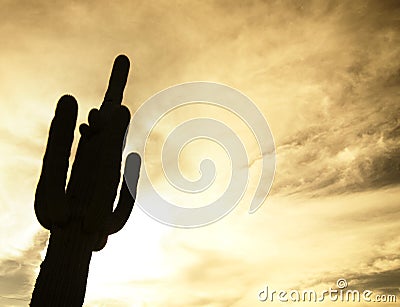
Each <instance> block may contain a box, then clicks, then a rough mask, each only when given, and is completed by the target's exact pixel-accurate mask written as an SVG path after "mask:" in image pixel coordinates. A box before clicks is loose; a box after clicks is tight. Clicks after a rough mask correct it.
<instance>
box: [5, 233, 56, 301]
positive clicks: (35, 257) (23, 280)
mask: <svg viewBox="0 0 400 307" xmlns="http://www.w3.org/2000/svg"><path fill="white" fill-rule="evenodd" d="M47 239H48V233H47V232H44V231H40V232H38V233H37V234H36V235H35V236H34V239H33V242H32V246H31V247H30V248H28V249H26V250H23V251H21V254H20V255H19V256H17V257H12V258H11V257H10V258H3V259H1V260H0V268H1V269H0V289H1V290H0V303H1V305H2V306H26V305H27V304H28V302H29V301H30V298H31V293H32V290H33V286H34V283H35V278H36V275H37V273H38V266H39V264H40V263H41V261H42V258H41V252H42V251H43V249H45V247H46V245H47Z"/></svg>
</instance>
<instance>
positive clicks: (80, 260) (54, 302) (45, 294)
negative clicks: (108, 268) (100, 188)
mask: <svg viewBox="0 0 400 307" xmlns="http://www.w3.org/2000/svg"><path fill="white" fill-rule="evenodd" d="M92 248H93V237H92V236H91V235H89V234H87V235H85V234H83V233H82V231H81V230H80V225H79V224H78V223H71V224H69V225H68V226H67V227H65V228H63V229H61V228H59V229H55V230H54V231H52V232H51V235H50V239H49V246H48V248H47V254H46V257H45V259H44V261H43V263H42V264H41V266H40V273H39V276H38V278H37V280H36V285H35V288H34V291H33V294H32V300H31V304H30V306H32V307H36V306H40V307H46V306H58V307H63V306H66V307H75V306H82V304H83V301H84V298H85V291H86V282H87V277H88V273H89V264H90V259H91V257H92Z"/></svg>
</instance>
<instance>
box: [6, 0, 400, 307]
mask: <svg viewBox="0 0 400 307" xmlns="http://www.w3.org/2000/svg"><path fill="white" fill-rule="evenodd" d="M0 4H1V9H0V18H1V23H0V37H1V38H2V39H1V47H0V54H1V56H0V67H1V69H0V102H1V113H0V136H1V139H2V142H1V143H0V151H1V159H0V182H1V185H0V186H1V187H0V210H1V212H2V214H1V215H0V230H1V231H0V305H1V306H27V305H28V302H29V300H30V295H31V291H32V288H33V285H34V282H35V278H36V274H37V273H38V269H39V264H40V262H41V259H42V257H43V253H44V249H45V248H46V240H47V236H48V233H47V232H46V231H44V230H43V229H42V228H41V227H40V225H39V223H38V222H37V220H36V217H35V215H34V212H33V198H34V192H35V187H36V184H37V181H38V178H39V173H40V168H41V159H42V156H43V153H44V149H45V145H46V140H47V133H48V128H49V124H50V121H51V118H52V116H53V114H54V108H55V104H56V102H57V100H58V98H59V97H61V95H63V94H65V93H70V94H72V95H74V96H75V97H76V98H77V100H78V103H79V117H78V122H79V123H82V122H85V121H86V117H87V113H88V111H89V110H90V109H91V108H93V107H98V106H99V104H100V103H101V101H102V98H103V95H104V91H105V89H106V85H107V80H108V77H109V73H110V69H111V65H112V62H113V59H114V58H115V57H116V56H117V55H118V54H120V53H124V54H126V55H127V56H128V57H129V58H130V59H131V62H132V68H131V73H130V77H129V79H128V85H127V88H126V90H125V96H124V103H125V104H126V105H127V106H128V107H129V108H130V110H131V113H132V114H133V113H134V112H135V111H136V110H137V109H138V108H139V106H140V105H141V104H142V103H143V102H144V101H145V100H146V99H147V98H149V97H150V96H152V95H153V94H155V93H157V92H158V91H160V90H163V89H164V88H166V87H169V86H172V85H175V84H177V83H182V82H189V81H195V80H206V81H215V82H219V83H224V84H227V85H229V86H232V87H234V88H237V89H239V90H240V91H242V92H243V93H245V94H246V95H247V96H249V97H250V98H251V99H252V100H253V101H254V103H255V104H256V105H257V106H258V108H259V109H260V110H261V111H262V112H263V115H264V116H265V118H266V119H267V120H268V123H269V126H270V128H271V131H272V133H273V135H274V138H275V143H276V153H277V168H276V175H275V181H274V183H273V186H272V190H271V193H270V196H269V197H268V198H267V200H266V202H265V204H264V205H263V206H262V207H261V208H260V209H259V210H258V211H257V212H256V213H254V214H252V215H248V214H247V211H248V207H249V204H250V201H251V197H252V195H251V192H252V190H254V184H253V183H252V182H250V184H249V191H247V192H246V194H245V196H244V198H243V200H242V201H241V202H240V203H239V205H238V207H237V208H236V209H235V210H234V211H233V212H231V213H230V214H229V215H228V216H226V217H225V218H223V219H222V220H220V221H219V222H217V223H214V224H212V225H209V226H207V227H202V228H197V229H190V230H188V229H175V228H171V227H168V226H165V225H162V224H160V223H158V222H156V221H154V220H153V219H151V218H149V217H148V216H147V215H146V214H144V213H143V212H142V211H141V210H140V209H139V208H138V207H137V206H136V207H135V208H134V210H133V212H132V215H131V217H130V219H129V221H128V223H127V225H126V226H125V228H124V229H123V230H121V231H120V232H119V233H117V234H115V235H113V236H112V237H110V238H109V242H108V243H107V246H106V247H105V249H104V250H102V251H101V252H99V253H95V254H94V256H93V258H92V263H91V267H90V274H89V280H88V288H87V293H86V300H85V306H87V307H94V306H156V307H157V306H173V307H175V306H210V307H217V306H232V307H242V306H246V307H247V306H262V305H266V304H271V303H270V302H268V303H266V302H264V303H262V302H259V301H258V299H257V294H258V291H259V290H260V289H262V288H263V287H265V285H267V284H268V285H269V286H270V287H271V288H274V289H283V290H290V289H299V290H301V289H307V288H313V289H329V287H334V286H335V283H336V280H337V279H339V278H346V279H347V281H348V283H349V288H352V289H369V290H372V291H374V293H376V294H377V293H384V294H396V295H397V299H398V300H400V203H399V202H400V197H399V196H400V185H399V184H400V176H399V171H400V153H399V148H400V123H399V118H400V105H399V94H400V68H399V67H400V66H399V64H400V60H399V59H400V47H399V46H400V45H399V40H400V37H399V31H400V19H399V16H400V4H399V2H398V1H378V0H376V1H261V0H254V1H164V0H163V1H146V2H145V1H125V2H122V1H120V2H117V1H115V2H112V1H104V0H99V1H87V2H85V3H81V2H80V1H51V2H50V1H43V0H41V1H35V2H31V1H27V0H22V1H12V0H0ZM203 111H204V112H206V110H203ZM209 111H210V112H211V113H213V112H215V111H213V110H211V109H210V110H209ZM196 112H197V110H196ZM216 113H217V112H215V114H216ZM193 114H195V111H194V110H189V109H188V110H184V111H181V113H180V114H179V115H176V116H173V117H171V118H170V120H171V121H172V123H173V124H174V123H175V122H174V121H178V120H181V119H182V118H183V117H185V116H187V117H190V116H193ZM228 117H229V115H226V117H225V119H226V120H228V121H229V118H228ZM173 124H171V122H168V121H165V122H164V125H165V126H168V125H173ZM233 125H234V126H235V128H236V129H238V130H239V131H238V135H240V136H241V135H242V132H241V130H240V127H241V126H240V124H233ZM160 131H162V129H160ZM133 133H134V132H133ZM77 137H78V133H77V134H76V139H75V142H74V148H75V147H76V144H77ZM156 137H157V135H156ZM159 137H160V138H162V137H163V135H162V133H161V132H160V135H159ZM155 140H156V141H157V138H156V139H155ZM244 143H245V144H246V146H250V147H251V146H253V145H254V144H253V143H252V141H251V140H246V141H244ZM155 144H156V145H157V144H158V143H157V142H155ZM252 144H253V145H252ZM153 145H154V144H153ZM194 145H195V144H193V146H194ZM198 145H199V144H198ZM200 145H201V144H200ZM207 146H208V147H207ZM207 146H205V147H204V146H203V147H204V148H207V150H208V151H212V152H214V151H215V152H217V151H218V149H216V148H214V147H213V145H207ZM153 147H154V148H156V147H157V146H153ZM193 152H196V149H193V148H192V149H190V148H188V153H189V156H191V157H192V158H193V155H191V154H190V153H193ZM73 153H74V150H73ZM216 154H217V156H218V152H217V153H216ZM71 158H73V157H71ZM221 159H222V158H221ZM222 160H223V159H222ZM190 161H191V160H189V161H182V163H183V164H184V165H186V168H190V167H189V166H190V163H189V162H190ZM185 162H186V164H185ZM196 167H197V164H196ZM255 168H257V164H255ZM189 171H190V170H189ZM196 171H197V169H196ZM255 173H257V172H255ZM192 175H193V174H192ZM188 176H189V177H190V173H188ZM157 180H159V178H155V181H157ZM217 183H218V184H221V185H222V186H223V185H224V180H223V178H222V179H221V182H217ZM163 187H164V188H165V189H166V190H165V191H164V192H165V193H167V194H168V193H169V195H170V196H171V193H172V192H169V190H168V189H167V187H166V186H165V185H163V184H162V183H160V189H163ZM216 191H218V189H217V190H216ZM139 193H140V190H139ZM172 196H173V195H172ZM183 202H185V200H183ZM282 304H283V305H284V306H285V305H288V306H291V305H292V304H290V303H282ZM318 304H319V305H322V306H331V305H332V306H337V305H338V304H339V303H330V302H325V303H318ZM276 305H278V304H276ZM293 305H296V303H294V304H293ZM343 305H349V306H375V305H376V306H378V305H379V306H386V305H388V306H392V305H393V304H382V303H381V304H378V303H376V304H374V303H364V304H363V303H360V304H351V303H347V304H344V303H343Z"/></svg>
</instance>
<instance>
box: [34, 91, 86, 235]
mask: <svg viewBox="0 0 400 307" xmlns="http://www.w3.org/2000/svg"><path fill="white" fill-rule="evenodd" d="M77 113H78V105H77V102H76V100H75V99H74V98H73V97H72V96H69V95H65V96H63V97H61V99H60V100H59V101H58V104H57V108H56V112H55V115H54V118H53V120H52V122H51V126H50V132H49V137H48V142H47V147H46V152H45V154H44V158H43V166H42V173H41V175H40V179H39V183H38V186H37V189H36V195H35V213H36V215H37V218H38V221H39V222H40V223H41V224H42V226H43V227H45V228H47V229H50V228H51V227H52V225H63V224H65V223H66V222H67V220H68V218H69V208H68V205H67V199H66V195H65V183H66V179H67V171H68V166H69V161H68V160H69V156H70V153H71V146H72V142H73V139H74V129H75V125H76V118H77Z"/></svg>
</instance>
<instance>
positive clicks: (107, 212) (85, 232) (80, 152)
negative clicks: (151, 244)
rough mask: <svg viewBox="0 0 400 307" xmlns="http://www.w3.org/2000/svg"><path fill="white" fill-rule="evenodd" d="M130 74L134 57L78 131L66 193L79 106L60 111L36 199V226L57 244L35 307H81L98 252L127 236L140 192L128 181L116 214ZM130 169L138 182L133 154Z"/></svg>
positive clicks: (65, 104) (64, 102)
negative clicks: (112, 239) (119, 233)
mask: <svg viewBox="0 0 400 307" xmlns="http://www.w3.org/2000/svg"><path fill="white" fill-rule="evenodd" d="M128 71H129V60H128V58H127V57H126V56H123V55H120V56H118V57H117V58H116V59H115V62H114V66H113V69H112V72H111V77H110V81H109V85H108V89H107V92H106V94H105V98H104V101H103V103H102V105H101V107H100V109H99V110H97V109H92V110H91V111H90V112H89V118H88V124H82V125H81V126H80V127H79V130H80V133H81V137H80V140H79V144H78V149H77V152H76V156H75V160H74V163H73V167H72V171H71V176H70V179H69V182H68V185H67V188H66V178H67V172H68V167H69V164H68V160H69V156H70V152H71V145H72V141H73V137H74V129H75V125H76V118H77V110H78V105H77V102H76V100H75V99H74V98H73V97H72V96H68V95H66V96H63V97H61V99H60V100H59V102H58V104H57V108H56V111H55V116H54V118H53V120H52V123H51V126H50V131H49V138H48V143H47V147H46V152H45V155H44V158H43V166H42V172H41V175H40V179H39V183H38V185H37V189H36V195H35V205H34V206H35V213H36V216H37V219H38V221H39V222H40V224H41V225H42V226H43V227H45V228H46V229H48V230H50V238H49V245H48V249H47V253H46V257H45V259H44V261H43V262H42V264H41V266H40V272H39V275H38V277H37V280H36V284H35V288H34V291H33V293H32V299H31V304H30V305H31V306H40V307H45V306H52V307H55V306H57V307H58V306H68V307H74V306H82V304H83V301H84V297H85V291H86V281H87V276H88V272H89V264H90V259H91V256H92V252H93V251H99V250H101V249H102V248H103V247H104V246H105V244H106V242H107V237H108V236H109V235H110V234H113V233H115V232H117V231H119V230H120V229H122V227H123V226H124V225H125V223H126V221H127V220H128V218H129V215H130V213H131V211H132V208H133V205H134V195H135V193H133V194H131V193H130V191H129V190H128V187H127V185H126V182H125V180H123V182H122V187H121V190H120V196H119V201H118V204H117V206H116V208H115V210H113V203H114V199H115V197H116V194H117V189H118V185H119V181H120V169H121V159H122V150H123V143H124V137H125V133H126V129H127V127H128V124H129V120H130V113H129V110H128V109H127V108H126V107H125V106H121V101H122V96H123V91H124V88H125V84H126V81H127V77H128ZM126 164H127V165H129V167H127V168H129V170H130V172H131V173H130V174H128V175H129V176H134V177H135V180H136V182H137V179H138V176H139V168H140V157H139V156H138V155H137V154H131V155H129V156H128V159H127V161H126ZM132 170H135V171H134V172H132ZM131 192H135V191H131Z"/></svg>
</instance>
